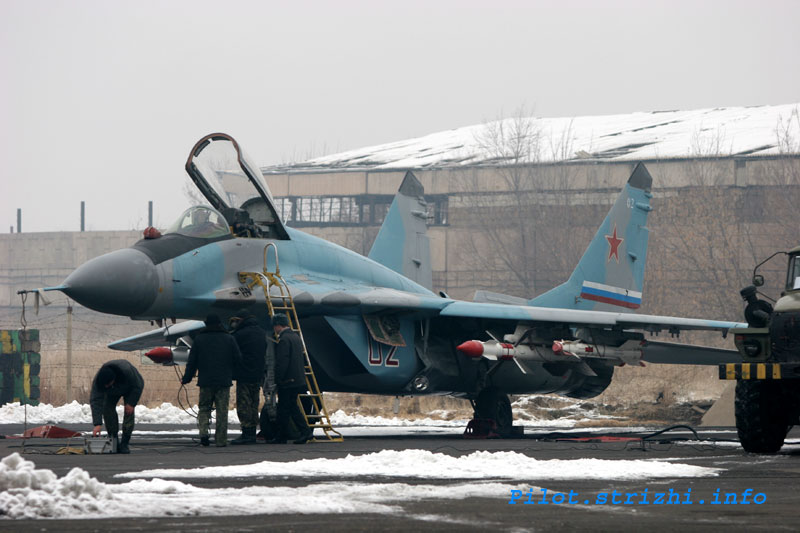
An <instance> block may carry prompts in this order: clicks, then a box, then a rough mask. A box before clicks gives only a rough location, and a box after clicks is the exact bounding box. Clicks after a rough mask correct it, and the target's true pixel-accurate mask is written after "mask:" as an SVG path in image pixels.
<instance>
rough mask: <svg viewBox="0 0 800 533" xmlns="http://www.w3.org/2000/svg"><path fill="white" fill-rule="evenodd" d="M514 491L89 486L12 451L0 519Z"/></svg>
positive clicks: (379, 509)
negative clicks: (40, 468)
mask: <svg viewBox="0 0 800 533" xmlns="http://www.w3.org/2000/svg"><path fill="white" fill-rule="evenodd" d="M514 488H516V487H514V486H511V485H505V484H500V483H472V484H455V485H408V484H405V483H378V484H373V483H348V482H336V483H315V484H311V485H307V486H304V487H257V486H252V487H245V488H241V489H231V488H221V489H206V488H199V487H195V486H193V485H190V484H187V483H182V482H180V481H169V480H163V479H153V480H149V481H145V480H134V481H129V482H126V483H121V484H118V485H112V484H105V483H101V482H99V481H97V480H96V479H94V478H92V477H90V476H89V475H88V474H87V473H86V472H85V471H83V470H81V469H79V468H75V469H73V470H72V471H70V472H69V474H67V475H66V476H65V477H63V478H59V477H57V476H56V475H55V474H54V473H53V472H52V471H50V470H37V469H36V467H35V464H34V463H33V462H31V461H27V460H25V459H23V458H22V456H20V455H19V454H17V453H15V454H13V455H10V456H8V457H6V458H5V459H3V461H2V463H0V489H2V493H0V517H4V518H29V519H38V518H69V519H80V518H84V519H85V518H109V517H136V516H148V517H161V516H228V515H253V514H288V513H302V514H319V513H398V512H402V509H401V508H400V507H398V506H397V505H396V504H397V503H402V502H405V501H416V500H425V499H460V498H475V497H479V498H505V497H506V496H508V495H509V494H510V491H511V489H514ZM112 490H113V494H112ZM323 495H324V496H323Z"/></svg>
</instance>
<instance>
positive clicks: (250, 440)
mask: <svg viewBox="0 0 800 533" xmlns="http://www.w3.org/2000/svg"><path fill="white" fill-rule="evenodd" d="M255 443H256V428H242V435H241V436H240V437H239V438H238V439H233V440H232V441H231V444H255Z"/></svg>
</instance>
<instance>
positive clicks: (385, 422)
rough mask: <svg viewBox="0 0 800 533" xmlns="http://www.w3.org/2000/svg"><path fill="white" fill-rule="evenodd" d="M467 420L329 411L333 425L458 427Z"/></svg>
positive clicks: (462, 425) (463, 425)
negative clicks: (364, 414)
mask: <svg viewBox="0 0 800 533" xmlns="http://www.w3.org/2000/svg"><path fill="white" fill-rule="evenodd" d="M467 422H469V420H466V419H461V420H438V419H433V418H417V419H414V420H411V419H407V418H398V417H396V416H395V417H392V418H386V417H382V416H363V415H359V414H355V415H349V414H347V413H345V412H344V411H342V410H341V409H339V410H338V411H336V412H334V413H331V424H333V425H334V426H395V427H402V426H436V427H445V426H449V427H459V428H464V427H466V426H467Z"/></svg>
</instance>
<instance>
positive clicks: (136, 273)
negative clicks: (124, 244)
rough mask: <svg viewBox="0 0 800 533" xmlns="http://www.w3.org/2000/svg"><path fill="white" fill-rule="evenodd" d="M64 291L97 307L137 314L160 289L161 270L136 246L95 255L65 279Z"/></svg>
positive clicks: (71, 296) (115, 313) (129, 314)
mask: <svg viewBox="0 0 800 533" xmlns="http://www.w3.org/2000/svg"><path fill="white" fill-rule="evenodd" d="M62 291H63V292H64V293H65V294H66V295H67V296H69V297H70V298H72V299H73V300H75V301H76V302H78V303H80V304H81V305H84V306H86V307H88V308H89V309H94V310H95V311H100V312H102V313H110V314H114V315H127V316H137V315H139V314H141V313H143V312H145V311H146V310H147V309H148V308H149V307H150V306H151V305H153V302H155V299H156V296H157V293H158V272H157V270H156V267H155V265H154V264H153V261H151V260H150V258H149V257H147V255H145V254H144V253H142V252H140V251H139V250H135V249H133V248H126V249H124V250H117V251H116V252H111V253H110V254H105V255H101V256H100V257H95V258H94V259H92V260H91V261H88V262H86V263H85V264H83V265H81V266H80V267H78V268H77V269H76V270H75V272H73V273H72V274H70V275H69V276H67V279H66V280H64V288H63V289H62Z"/></svg>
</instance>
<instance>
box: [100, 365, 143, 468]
mask: <svg viewBox="0 0 800 533" xmlns="http://www.w3.org/2000/svg"><path fill="white" fill-rule="evenodd" d="M143 390H144V379H143V378H142V375H141V374H140V373H139V371H138V370H136V367H134V366H133V365H132V364H131V363H130V362H129V361H126V360H125V359H115V360H113V361H109V362H107V363H105V364H104V365H103V366H101V367H100V370H98V371H97V374H96V375H95V376H94V381H93V382H92V392H91V395H90V396H89V404H90V405H91V408H92V423H93V424H94V429H93V430H92V436H94V437H96V436H98V435H99V434H100V431H101V430H102V429H103V421H105V423H106V431H107V432H108V436H109V437H111V438H112V439H114V440H115V441H117V446H116V447H117V453H131V450H130V447H129V443H130V441H131V434H132V433H133V426H134V422H135V419H134V411H135V407H136V404H137V403H139V398H141V397H142V391H143ZM120 398H123V399H124V400H125V407H124V408H123V417H122V440H117V439H118V438H119V435H118V432H119V418H117V402H118V401H119V399H120Z"/></svg>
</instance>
